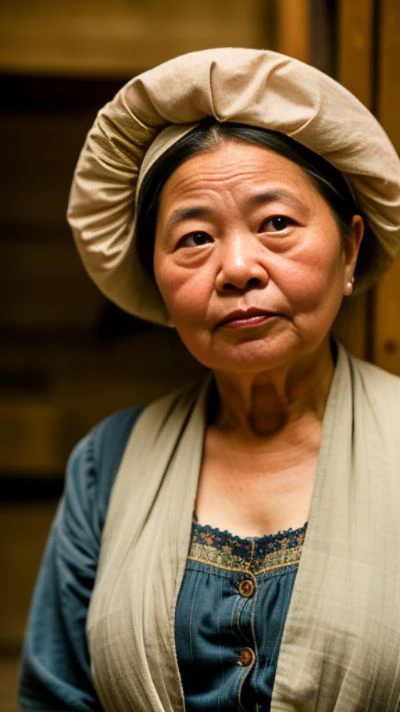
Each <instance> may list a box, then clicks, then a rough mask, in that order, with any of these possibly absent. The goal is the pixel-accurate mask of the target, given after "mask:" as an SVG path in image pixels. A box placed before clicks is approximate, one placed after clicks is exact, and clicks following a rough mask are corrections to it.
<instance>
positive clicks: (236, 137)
mask: <svg viewBox="0 0 400 712" xmlns="http://www.w3.org/2000/svg"><path fill="white" fill-rule="evenodd" d="M224 140H231V141H232V140H233V141H244V142H246V143H251V144H255V145H257V146H263V147H265V148H269V149H272V150H273V151H276V153H279V154H281V155H282V156H284V157H285V158H288V159H289V160H291V161H293V162H294V163H296V164H297V165H298V166H300V167H301V168H302V169H303V170H304V171H305V173H306V174H307V175H308V176H309V178H310V179H311V181H312V183H313V184H314V185H315V187H316V189H317V190H318V192H319V193H320V194H321V195H322V197H323V198H324V199H325V200H326V202H327V203H328V205H329V206H330V208H331V210H332V212H333V215H334V217H335V220H336V223H337V225H338V228H339V231H340V235H341V238H342V241H343V244H344V246H345V244H346V238H347V237H348V235H349V234H350V232H351V224H352V218H353V216H354V215H355V214H360V210H359V208H358V206H357V203H356V201H355V198H354V195H353V193H352V191H351V189H350V187H349V185H348V183H347V182H346V180H345V179H344V177H343V175H342V174H341V173H340V171H338V170H337V169H336V168H335V167H334V166H333V165H332V164H331V163H329V162H328V161H326V160H325V159H324V158H322V156H320V155H319V154H317V153H315V152H314V151H311V150H310V149H309V148H306V146H303V145H302V144H300V143H298V141H295V140H294V139H292V138H290V137H289V136H286V135H285V134H282V133H279V132H277V131H270V130H269V129H262V128H259V127H256V126H248V125H244V124H238V123H219V122H217V121H216V120H215V119H205V120H203V121H201V122H200V123H199V124H198V125H197V126H195V127H194V128H193V129H192V130H191V131H190V132H189V133H187V134H186V135H185V136H183V138H181V139H180V140H179V141H177V143H176V144H175V145H173V146H171V147H170V148H169V149H167V151H165V153H163V154H162V155H161V156H160V157H159V159H158V160H157V161H156V162H155V164H154V165H153V166H152V167H151V169H150V170H149V172H148V173H147V174H146V176H145V177H144V180H143V183H142V187H141V191H140V196H139V201H138V212H137V220H136V245H137V248H136V249H137V252H138V256H139V259H140V261H141V264H142V265H143V267H144V269H145V270H146V272H147V273H148V274H149V275H150V276H151V277H152V278H153V279H154V268H153V253H154V240H155V231H156V221H157V215H158V208H159V202H160V196H161V191H162V189H163V187H164V185H165V183H166V182H167V180H168V178H169V177H170V176H171V175H172V173H173V172H174V171H175V170H176V169H177V168H178V167H179V166H180V165H181V164H182V163H184V162H185V161H186V160H188V159H189V158H191V157H192V156H195V155H197V154H199V153H202V152H205V151H210V150H213V149H216V148H218V147H219V146H220V145H221V143H223V142H224Z"/></svg>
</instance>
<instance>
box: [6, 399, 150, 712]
mask: <svg viewBox="0 0 400 712" xmlns="http://www.w3.org/2000/svg"><path fill="white" fill-rule="evenodd" d="M139 412H140V409H134V410H128V411H123V412H121V413H117V414H116V415H114V416H111V417H110V418H108V419H107V420H106V421H104V422H103V423H101V424H100V425H99V426H97V427H96V428H95V429H94V430H93V431H92V432H91V433H90V434H89V435H88V436H87V437H86V438H84V439H83V440H82V441H81V442H80V443H79V444H78V445H77V447H76V448H75V450H74V451H73V453H72V455H71V457H70V460H69V462H68V467H67V474H66V483H65V492H64V495H63V498H62V500H61V502H60V505H59V507H58V510H57V515H56V517H55V520H54V522H53V526H52V529H51V533H50V537H49V541H48V544H47V548H46V551H45V555H44V558H43V562H42V565H41V569H40V573H39V577H38V580H37V583H36V587H35V592H34V596H33V601H32V606H31V611H30V616H29V622H28V628H27V633H26V638H25V645H24V650H23V657H22V667H21V676H20V687H19V704H20V705H21V707H22V708H23V709H24V710H41V711H44V710H52V711H55V710H81V711H82V712H87V711H89V710H100V709H101V705H100V703H99V701H98V698H97V695H96V692H95V690H94V687H93V684H92V680H91V672H90V660H89V652H88V647H87V640H86V631H85V628H86V618H87V612H88V607H89V603H90V598H91V593H92V590H93V586H94V581H95V576H96V570H97V563H98V557H99V550H100V539H101V532H102V528H103V524H104V519H105V516H106V511H107V505H108V500H109V496H110V492H111V488H112V485H113V482H114V479H115V475H116V473H117V470H118V467H119V464H120V461H121V457H122V454H123V451H124V448H125V444H126V442H127V439H128V437H129V434H130V432H131V429H132V426H133V424H134V422H135V420H136V418H137V416H138V414H139Z"/></svg>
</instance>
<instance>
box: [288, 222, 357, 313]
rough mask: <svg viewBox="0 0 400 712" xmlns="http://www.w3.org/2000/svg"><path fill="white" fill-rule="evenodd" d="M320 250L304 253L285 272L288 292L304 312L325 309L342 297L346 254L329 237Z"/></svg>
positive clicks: (294, 303) (294, 302) (305, 251)
mask: <svg viewBox="0 0 400 712" xmlns="http://www.w3.org/2000/svg"><path fill="white" fill-rule="evenodd" d="M326 237H327V239H326V240H324V241H322V243H321V248H320V249H319V250H316V249H312V250H309V251H308V250H304V252H303V253H302V254H301V255H298V258H297V259H296V260H295V261H294V262H292V263H291V265H290V267H289V269H288V270H287V271H286V279H285V281H286V285H287V291H288V293H289V294H290V299H291V301H293V306H295V305H297V306H298V307H299V308H300V309H301V311H306V312H308V311H313V312H314V311H316V310H317V311H318V309H321V310H323V309H324V307H325V306H329V305H330V304H331V303H332V304H333V305H336V304H337V302H338V300H340V301H341V298H342V296H343V284H344V255H343V252H342V250H341V247H340V244H339V245H338V244H337V242H336V241H335V242H333V243H332V242H331V241H330V239H329V236H326Z"/></svg>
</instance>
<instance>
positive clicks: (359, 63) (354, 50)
mask: <svg viewBox="0 0 400 712" xmlns="http://www.w3.org/2000/svg"><path fill="white" fill-rule="evenodd" d="M373 4H374V3H373V0H339V2H338V28H337V77H336V78H337V79H338V80H339V81H340V82H341V83H342V84H344V86H346V87H347V88H348V89H349V90H350V91H351V92H353V94H355V96H357V97H358V98H359V99H360V101H362V102H363V104H365V105H366V106H368V107H369V108H371V106H372V97H373V87H372V77H373V72H372V66H373V58H374V45H373V22H374V12H373ZM368 302H369V298H368V296H367V295H359V296H357V297H352V298H351V299H350V300H345V302H344V304H343V308H342V310H341V313H340V314H339V317H338V319H337V323H336V327H335V332H336V334H337V335H338V336H339V338H340V339H341V340H342V341H343V343H344V344H345V345H346V347H347V348H348V349H349V351H351V352H352V353H353V354H355V355H356V356H360V357H366V356H367V355H368V354H367V351H368V343H369V339H370V334H369V333H368V328H369V320H368V314H367V312H368Z"/></svg>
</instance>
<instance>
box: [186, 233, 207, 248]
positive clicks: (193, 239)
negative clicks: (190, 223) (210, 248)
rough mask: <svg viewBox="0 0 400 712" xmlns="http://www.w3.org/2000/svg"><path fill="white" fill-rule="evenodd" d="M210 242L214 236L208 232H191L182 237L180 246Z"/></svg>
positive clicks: (194, 245) (193, 245)
mask: <svg viewBox="0 0 400 712" xmlns="http://www.w3.org/2000/svg"><path fill="white" fill-rule="evenodd" d="M209 242H212V238H211V237H210V235H207V233H206V232H190V233H189V234H188V235H185V236H184V237H181V239H180V240H179V242H178V247H201V246H202V245H207V244H208V243H209Z"/></svg>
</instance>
